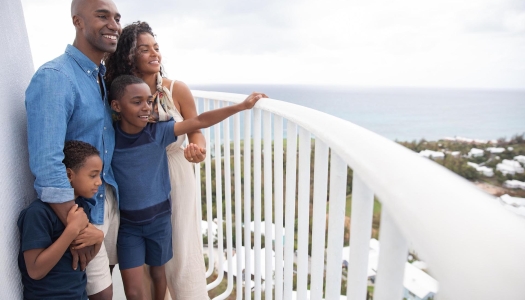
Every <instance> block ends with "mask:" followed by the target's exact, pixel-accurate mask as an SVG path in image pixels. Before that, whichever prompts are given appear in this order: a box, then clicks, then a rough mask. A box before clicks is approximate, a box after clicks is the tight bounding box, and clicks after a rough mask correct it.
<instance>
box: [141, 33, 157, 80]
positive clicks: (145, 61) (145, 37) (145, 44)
mask: <svg viewBox="0 0 525 300" xmlns="http://www.w3.org/2000/svg"><path fill="white" fill-rule="evenodd" d="M161 60H162V55H161V54H160V51H159V45H158V44H157V41H155V38H154V37H153V36H152V35H151V34H149V33H142V34H140V35H139V36H138V38H137V51H136V54H135V65H136V69H137V71H138V73H141V74H145V75H147V74H156V73H158V72H160V62H161Z"/></svg>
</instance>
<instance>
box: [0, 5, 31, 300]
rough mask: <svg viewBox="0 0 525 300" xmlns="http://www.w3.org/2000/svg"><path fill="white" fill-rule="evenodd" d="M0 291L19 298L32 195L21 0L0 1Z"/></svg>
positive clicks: (28, 58)
mask: <svg viewBox="0 0 525 300" xmlns="http://www.w3.org/2000/svg"><path fill="white" fill-rule="evenodd" d="M0 7H2V17H1V18H0V39H1V40H2V47H1V50H0V51H1V52H0V53H1V55H0V66H1V68H0V101H1V103H2V114H3V116H4V121H3V122H2V124H3V125H2V130H0V170H2V176H1V178H2V179H1V180H0V232H1V235H0V238H1V240H2V247H0V270H2V271H1V272H0V291H1V293H2V295H1V296H0V298H2V299H22V283H21V281H20V272H19V271H18V265H17V257H18V247H19V238H18V227H17V226H16V220H17V219H18V214H19V213H20V211H21V210H22V209H23V208H25V207H26V206H27V205H28V204H29V203H30V202H31V201H32V200H34V199H35V192H34V189H33V177H32V175H31V172H30V171H29V161H28V159H29V157H28V152H27V132H26V130H27V129H26V112H25V107H24V92H25V89H26V87H27V85H28V84H29V80H30V79H31V76H32V75H33V72H34V68H33V60H32V58H31V50H30V48H29V39H28V37H27V32H26V27H25V23H24V14H23V11H22V4H21V2H20V1H19V0H0Z"/></svg>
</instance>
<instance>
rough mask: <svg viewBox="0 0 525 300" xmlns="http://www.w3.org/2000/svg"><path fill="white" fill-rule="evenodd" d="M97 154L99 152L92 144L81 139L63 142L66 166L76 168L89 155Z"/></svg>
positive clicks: (82, 163) (80, 165)
mask: <svg viewBox="0 0 525 300" xmlns="http://www.w3.org/2000/svg"><path fill="white" fill-rule="evenodd" d="M93 155H96V156H99V155H100V152H99V151H98V150H97V148H95V147H94V146H93V145H91V144H89V143H86V142H82V141H75V140H73V141H67V142H66V143H65V144H64V160H62V162H63V163H64V165H65V166H66V168H69V169H72V170H75V171H76V170H78V169H79V168H81V167H82V166H83V165H84V163H85V162H86V159H87V158H88V157H90V156H93Z"/></svg>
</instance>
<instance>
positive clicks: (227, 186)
mask: <svg viewBox="0 0 525 300" xmlns="http://www.w3.org/2000/svg"><path fill="white" fill-rule="evenodd" d="M226 105H228V104H227V103H226ZM222 124H223V132H224V159H223V160H224V201H225V210H226V260H227V264H228V279H227V280H228V282H227V283H228V285H227V286H226V290H225V291H224V292H223V293H222V294H220V295H219V296H217V297H215V298H214V299H220V300H222V299H226V297H228V296H229V295H230V294H231V292H232V290H233V259H232V250H233V249H232V191H231V155H230V119H229V118H227V119H226V120H224V121H223V122H222ZM219 254H220V255H221V256H222V254H221V253H219ZM219 271H222V267H221V268H220V269H219ZM221 273H224V272H221Z"/></svg>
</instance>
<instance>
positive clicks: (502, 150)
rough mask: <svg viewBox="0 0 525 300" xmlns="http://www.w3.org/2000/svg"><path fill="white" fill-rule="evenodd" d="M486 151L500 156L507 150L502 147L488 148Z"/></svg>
mask: <svg viewBox="0 0 525 300" xmlns="http://www.w3.org/2000/svg"><path fill="white" fill-rule="evenodd" d="M485 151H487V152H490V153H491V154H500V153H503V152H505V148H502V147H488V148H487V149H485Z"/></svg>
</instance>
